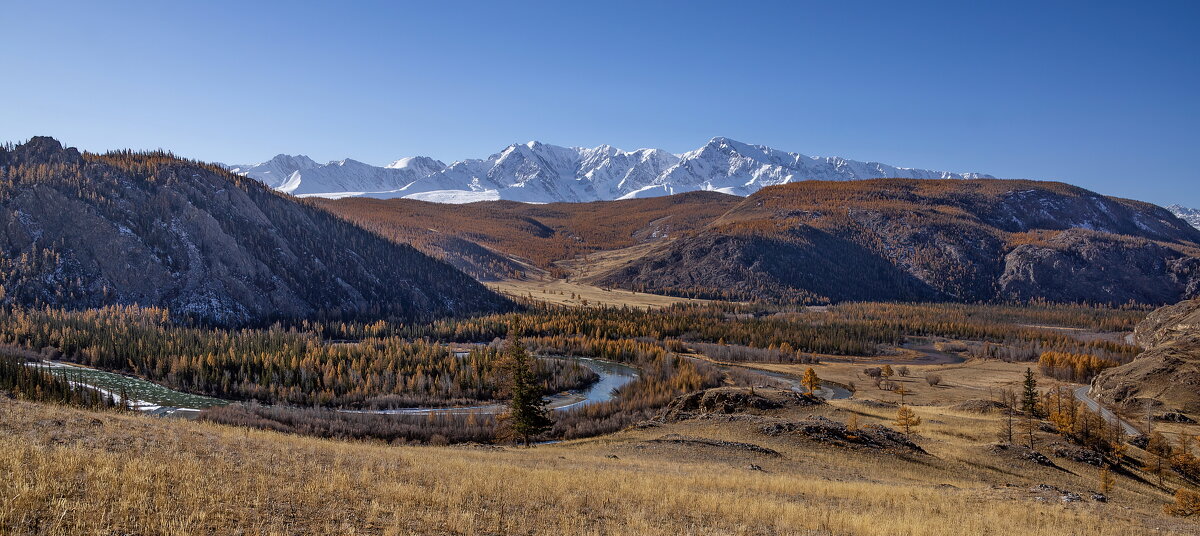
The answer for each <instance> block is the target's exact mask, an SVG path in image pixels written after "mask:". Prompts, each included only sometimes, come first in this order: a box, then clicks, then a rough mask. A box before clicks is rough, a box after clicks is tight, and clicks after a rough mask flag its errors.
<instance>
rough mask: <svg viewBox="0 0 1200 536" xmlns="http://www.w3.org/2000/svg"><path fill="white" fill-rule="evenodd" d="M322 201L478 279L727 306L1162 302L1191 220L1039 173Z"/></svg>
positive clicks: (1188, 287)
mask: <svg viewBox="0 0 1200 536" xmlns="http://www.w3.org/2000/svg"><path fill="white" fill-rule="evenodd" d="M319 203H320V205H321V206H323V207H325V208H327V209H329V210H330V211H332V212H334V213H336V214H338V215H340V216H342V217H344V218H347V219H349V220H351V221H353V222H355V223H358V224H359V225H362V226H364V227H366V228H368V229H372V230H375V231H376V232H378V233H380V234H381V235H383V236H387V237H389V238H392V239H394V240H399V241H404V242H411V243H413V244H414V245H416V246H417V247H420V248H422V249H423V250H424V251H426V252H429V253H431V254H433V255H436V256H439V257H442V258H444V259H446V260H447V261H449V262H452V263H454V264H455V265H456V266H460V267H462V268H463V269H465V270H468V271H469V272H470V273H472V274H473V275H476V276H477V277H480V278H483V279H512V278H522V277H530V276H533V275H537V276H539V277H540V276H542V274H539V273H537V272H536V271H534V272H531V271H530V270H529V267H530V265H532V266H533V267H536V268H540V269H543V270H546V271H548V272H549V273H548V275H549V276H550V277H565V276H571V277H572V278H574V279H583V280H586V281H588V282H590V283H593V284H596V285H598V286H601V287H618V288H627V289H632V290H638V291H646V292H653V293H658V294H672V295H679V296H689V297H704V298H718V299H732V300H768V301H779V300H783V301H789V302H797V303H824V302H828V301H846V300H950V301H967V302H974V301H1010V300H1016V301H1027V300H1037V299H1044V300H1049V301H1054V302H1095V303H1110V304H1122V303H1126V302H1129V301H1134V302H1138V303H1146V304H1164V303H1173V302H1176V301H1178V300H1180V299H1183V298H1186V297H1191V296H1196V295H1197V294H1200V259H1198V258H1197V257H1198V256H1200V231H1197V230H1196V229H1194V228H1192V227H1191V226H1189V225H1188V224H1187V223H1186V222H1184V221H1183V220H1180V219H1178V218H1177V217H1175V216H1174V215H1173V214H1171V213H1170V212H1169V211H1167V210H1166V209H1162V208H1159V207H1157V206H1154V205H1151V204H1148V203H1142V202H1138V201H1131V200H1126V199H1117V198H1112V197H1107V196H1103V195H1100V194H1097V193H1094V192H1091V191H1088V190H1085V189H1082V188H1078V187H1075V186H1071V185H1067V184H1062V183H1054V182H1039V181H1008V180H995V179H980V180H914V179H878V180H862V181H804V182H799V183H794V184H787V185H782V186H772V187H767V188H764V189H762V190H760V191H759V192H757V193H755V194H753V195H751V196H749V197H747V198H740V197H735V196H730V195H724V194H718V193H715V192H691V193H687V194H680V195H675V196H667V197H656V198H649V199H634V200H624V201H612V202H593V203H553V204H548V205H532V204H522V203H513V202H507V201H489V202H478V203H470V204H465V205H446V204H439V203H427V202H422V201H416V200H409V199H396V200H376V199H344V200H337V201H330V200H322V201H319Z"/></svg>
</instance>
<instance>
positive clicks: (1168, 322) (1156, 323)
mask: <svg viewBox="0 0 1200 536" xmlns="http://www.w3.org/2000/svg"><path fill="white" fill-rule="evenodd" d="M1134 339H1135V340H1136V341H1137V343H1138V344H1139V345H1141V346H1142V347H1143V348H1145V349H1146V351H1145V352H1143V353H1142V354H1141V355H1139V356H1138V357H1137V358H1136V359H1134V360H1133V361H1132V362H1130V363H1127V364H1125V365H1121V366H1119V367H1114V368H1111V369H1108V370H1106V371H1104V372H1103V373H1101V374H1100V375H1099V376H1097V377H1096V379H1095V380H1093V381H1092V387H1091V393H1092V396H1094V397H1096V398H1097V399H1099V400H1100V401H1101V402H1104V403H1106V404H1111V405H1114V406H1117V407H1119V408H1123V409H1126V410H1136V411H1139V412H1140V411H1145V409H1146V406H1147V405H1149V406H1150V408H1151V410H1152V411H1153V412H1155V413H1163V412H1167V413H1177V414H1183V415H1184V416H1185V417H1188V418H1192V419H1194V418H1196V417H1197V416H1200V300H1190V301H1185V302H1182V303H1179V304H1176V305H1171V306H1168V307H1163V308H1161V309H1159V310H1157V311H1155V312H1153V313H1151V314H1150V316H1148V317H1147V318H1146V319H1145V320H1144V321H1142V322H1141V323H1140V324H1138V326H1137V329H1136V330H1135V331H1134Z"/></svg>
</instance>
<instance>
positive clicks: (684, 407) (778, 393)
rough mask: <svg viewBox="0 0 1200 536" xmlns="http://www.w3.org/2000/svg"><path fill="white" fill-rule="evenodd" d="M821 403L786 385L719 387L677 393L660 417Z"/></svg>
mask: <svg viewBox="0 0 1200 536" xmlns="http://www.w3.org/2000/svg"><path fill="white" fill-rule="evenodd" d="M822 403H823V402H822V400H821V399H819V398H816V397H812V396H808V395H802V394H799V393H795V392H792V391H786V390H783V389H773V388H756V389H748V388H743V387H716V388H713V389H706V390H703V391H696V392H694V393H688V394H685V395H680V396H678V397H676V398H675V400H672V401H671V403H670V404H668V405H667V407H665V408H663V409H662V411H660V412H659V414H658V417H657V419H658V420H661V421H663V422H678V421H682V420H686V419H690V418H693V417H696V416H698V415H714V414H715V415H730V414H736V413H756V412H762V411H767V410H773V409H780V408H787V407H798V406H815V405H819V404H822Z"/></svg>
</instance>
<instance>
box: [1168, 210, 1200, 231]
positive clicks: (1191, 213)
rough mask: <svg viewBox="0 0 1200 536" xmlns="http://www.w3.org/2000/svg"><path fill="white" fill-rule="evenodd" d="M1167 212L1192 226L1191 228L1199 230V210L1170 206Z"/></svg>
mask: <svg viewBox="0 0 1200 536" xmlns="http://www.w3.org/2000/svg"><path fill="white" fill-rule="evenodd" d="M1167 210H1169V211H1171V213H1172V214H1174V215H1176V216H1179V219H1181V220H1183V221H1186V222H1188V223H1190V224H1192V227H1195V228H1197V229H1200V210H1197V209H1194V208H1187V207H1184V206H1181V205H1171V206H1169V207H1167Z"/></svg>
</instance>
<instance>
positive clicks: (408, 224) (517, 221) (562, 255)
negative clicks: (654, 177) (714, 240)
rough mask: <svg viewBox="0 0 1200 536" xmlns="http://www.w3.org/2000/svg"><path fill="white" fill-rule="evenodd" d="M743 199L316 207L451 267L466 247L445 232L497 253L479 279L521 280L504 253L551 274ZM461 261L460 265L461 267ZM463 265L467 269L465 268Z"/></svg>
mask: <svg viewBox="0 0 1200 536" xmlns="http://www.w3.org/2000/svg"><path fill="white" fill-rule="evenodd" d="M741 201H742V198H740V197H736V196H731V195H725V194H719V193H714V192H692V193H687V194H681V195H676V196H669V197H655V198H649V199H631V200H625V201H598V202H593V203H550V204H545V205H535V204H527V203H518V202H514V201H484V202H479V203H468V204H463V205H448V204H440V203H429V202H425V201H414V200H410V199H390V200H379V199H362V198H357V199H341V200H336V201H334V200H317V201H315V202H316V203H317V204H318V205H320V206H322V207H324V208H326V209H327V210H329V211H331V212H333V213H335V214H337V215H339V216H341V217H343V218H346V219H348V220H350V221H353V222H356V223H359V224H360V225H362V226H364V227H366V228H368V229H372V230H374V231H376V232H378V233H379V234H381V235H383V236H385V237H388V238H391V239H393V240H398V241H402V242H410V243H412V244H413V245H415V246H417V247H418V248H421V249H424V250H426V251H427V252H431V253H434V254H438V255H440V256H443V257H444V258H446V259H447V260H450V262H452V263H456V261H455V259H456V258H461V257H462V255H461V254H460V251H462V248H463V247H464V245H463V244H461V243H459V244H456V245H448V244H447V241H448V240H449V239H448V238H447V235H450V236H453V237H455V238H457V239H461V240H466V241H470V242H473V243H476V244H479V245H481V246H484V247H485V248H487V249H490V250H493V251H494V252H499V253H500V254H501V255H496V254H494V253H493V254H492V255H491V256H490V257H489V256H488V255H487V254H485V253H484V252H476V255H477V258H476V259H470V260H468V261H466V263H465V264H468V265H473V268H474V269H473V270H471V269H469V270H468V271H470V272H472V273H474V274H475V275H476V276H477V277H483V278H496V277H514V276H519V275H520V272H521V271H522V270H523V267H521V266H520V264H518V263H513V262H512V261H511V260H508V259H505V258H504V256H510V257H516V258H519V259H523V260H524V261H527V262H529V263H531V264H533V265H535V266H537V267H540V268H543V269H550V268H552V267H553V263H554V262H555V261H560V260H567V259H572V258H575V257H577V256H581V255H587V254H589V253H592V252H597V251H606V250H613V249H619V248H624V247H628V246H632V245H635V244H639V243H643V242H650V241H655V240H663V239H668V238H671V237H675V236H678V235H680V234H682V233H686V232H688V231H692V230H695V229H698V228H701V227H703V226H704V225H707V224H708V223H709V222H710V221H712V220H713V219H715V218H716V217H718V216H720V215H721V214H724V213H725V212H726V211H728V210H729V209H730V208H732V207H733V206H735V205H737V204H738V203H739V202H741ZM460 263H462V261H459V262H457V263H456V264H460ZM460 267H462V266H461V264H460Z"/></svg>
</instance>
